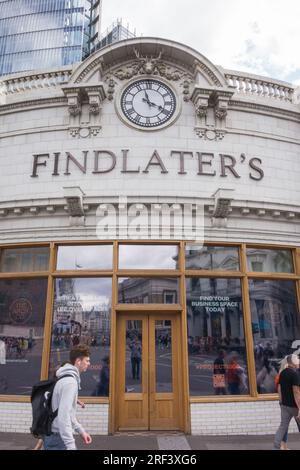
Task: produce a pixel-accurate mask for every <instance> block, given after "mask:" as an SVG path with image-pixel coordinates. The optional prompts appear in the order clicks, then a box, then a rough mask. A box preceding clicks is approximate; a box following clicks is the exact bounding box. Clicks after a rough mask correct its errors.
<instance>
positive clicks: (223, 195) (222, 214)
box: [211, 188, 234, 228]
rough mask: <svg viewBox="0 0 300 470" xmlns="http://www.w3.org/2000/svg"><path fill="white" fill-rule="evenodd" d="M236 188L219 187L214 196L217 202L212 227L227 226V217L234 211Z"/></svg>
mask: <svg viewBox="0 0 300 470" xmlns="http://www.w3.org/2000/svg"><path fill="white" fill-rule="evenodd" d="M233 193H234V189H222V188H219V189H218V190H217V191H216V192H215V193H214V194H213V195H212V197H213V198H214V199H215V204H214V208H213V213H212V219H211V222H212V227H215V228H224V227H226V226H227V218H228V216H229V213H230V212H231V211H232V209H231V202H232V201H233V199H234V197H233Z"/></svg>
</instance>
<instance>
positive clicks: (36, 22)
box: [0, 0, 102, 75]
mask: <svg viewBox="0 0 300 470" xmlns="http://www.w3.org/2000/svg"><path fill="white" fill-rule="evenodd" d="M101 7H102V0H34V1H32V0H0V75H7V74H12V73H16V72H24V71H28V70H36V69H40V68H54V67H61V66H63V65H69V64H73V63H75V62H80V61H81V60H82V58H83V57H86V56H87V55H88V54H89V51H90V49H91V47H93V45H94V44H95V43H96V42H97V41H98V36H99V33H100V18H101Z"/></svg>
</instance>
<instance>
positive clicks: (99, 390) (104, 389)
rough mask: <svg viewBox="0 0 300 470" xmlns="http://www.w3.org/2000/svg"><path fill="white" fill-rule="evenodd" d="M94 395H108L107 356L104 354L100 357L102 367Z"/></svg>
mask: <svg viewBox="0 0 300 470" xmlns="http://www.w3.org/2000/svg"><path fill="white" fill-rule="evenodd" d="M95 395H96V396H98V397H108V396H109V356H105V357H104V358H103V359H102V367H101V370H100V375H99V382H98V384H97V387H96V393H95Z"/></svg>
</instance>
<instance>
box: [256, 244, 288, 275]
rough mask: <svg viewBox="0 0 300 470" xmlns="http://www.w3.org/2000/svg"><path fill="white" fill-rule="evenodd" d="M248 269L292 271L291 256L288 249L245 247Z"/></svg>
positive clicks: (278, 271)
mask: <svg viewBox="0 0 300 470" xmlns="http://www.w3.org/2000/svg"><path fill="white" fill-rule="evenodd" d="M247 263H248V269H249V271H256V272H269V273H292V272H293V258H292V252H291V251H290V250H266V249H257V248H248V249H247Z"/></svg>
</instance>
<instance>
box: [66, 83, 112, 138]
mask: <svg viewBox="0 0 300 470" xmlns="http://www.w3.org/2000/svg"><path fill="white" fill-rule="evenodd" d="M62 90H63V92H64V94H65V96H66V98H67V101H68V111H69V113H68V114H69V125H70V128H69V133H70V135H71V136H72V137H77V138H86V137H91V136H95V135H97V134H98V133H99V132H100V129H101V127H100V125H99V123H100V113H101V107H102V103H103V101H104V100H105V98H106V93H105V90H104V84H103V83H102V82H100V83H99V84H98V85H92V86H89V85H80V86H77V87H74V86H72V85H66V86H65V87H62Z"/></svg>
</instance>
